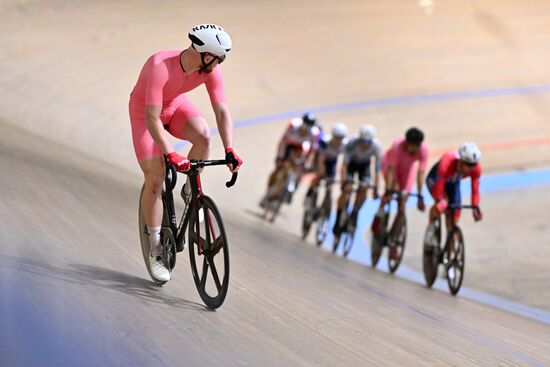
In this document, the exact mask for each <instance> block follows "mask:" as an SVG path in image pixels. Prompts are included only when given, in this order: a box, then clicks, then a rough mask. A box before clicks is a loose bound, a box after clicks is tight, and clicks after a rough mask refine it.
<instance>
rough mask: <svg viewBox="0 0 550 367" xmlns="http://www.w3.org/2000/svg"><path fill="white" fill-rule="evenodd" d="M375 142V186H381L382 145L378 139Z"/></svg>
mask: <svg viewBox="0 0 550 367" xmlns="http://www.w3.org/2000/svg"><path fill="white" fill-rule="evenodd" d="M375 144H376V146H375V147H374V186H376V187H380V168H381V157H382V146H381V145H380V143H378V142H377V141H375Z"/></svg>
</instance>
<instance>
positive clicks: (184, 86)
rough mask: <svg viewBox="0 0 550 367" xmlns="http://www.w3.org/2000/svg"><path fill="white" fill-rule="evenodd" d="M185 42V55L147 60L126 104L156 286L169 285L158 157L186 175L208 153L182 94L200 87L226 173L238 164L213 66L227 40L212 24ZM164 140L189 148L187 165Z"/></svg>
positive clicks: (199, 121) (202, 123)
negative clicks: (226, 164) (186, 144)
mask: <svg viewBox="0 0 550 367" xmlns="http://www.w3.org/2000/svg"><path fill="white" fill-rule="evenodd" d="M188 37H189V39H190V40H191V45H190V46H189V47H188V48H187V49H185V50H183V51H182V50H173V51H160V52H157V53H155V54H154V55H152V56H151V57H150V58H149V59H148V60H147V62H146V63H145V65H144V66H143V68H142V70H141V73H140V75H139V79H138V81H137V83H136V85H135V87H134V89H133V91H132V93H131V95H130V103H129V112H130V121H131V125H132V141H133V144H134V150H135V153H136V157H137V159H138V162H139V166H140V168H141V170H142V171H143V174H144V180H145V183H144V190H143V194H142V197H141V200H142V208H143V215H144V217H145V222H146V224H147V229H148V234H149V241H150V248H151V253H150V259H149V261H150V265H151V270H152V273H153V276H154V277H155V278H156V279H157V280H159V281H168V280H170V272H169V271H168V269H167V268H166V267H165V266H164V264H163V259H162V256H163V254H162V249H161V246H160V227H161V221H162V200H161V196H160V194H161V191H162V184H163V181H164V175H165V173H164V172H165V167H164V158H163V154H164V155H166V156H167V158H168V160H169V162H170V163H172V164H173V165H174V166H175V167H176V168H177V169H178V170H180V171H186V170H188V169H189V168H190V162H189V159H207V158H208V155H209V152H210V129H209V127H208V124H207V122H206V120H205V119H204V117H202V115H201V114H200V112H199V111H198V110H197V109H196V108H195V107H194V106H193V105H192V104H191V102H190V101H189V100H188V98H187V96H186V95H185V93H187V92H189V91H191V90H193V89H195V88H196V87H198V86H199V85H201V84H205V86H206V89H207V91H208V94H209V96H210V101H211V103H212V108H213V110H214V113H215V116H216V123H217V127H218V130H219V133H220V137H221V140H222V142H223V146H224V148H225V154H226V158H228V159H231V160H236V161H237V162H238V165H236V166H235V167H234V166H233V165H229V169H230V170H231V171H232V172H235V171H237V170H238V169H239V167H240V165H241V164H242V160H241V159H240V158H239V156H238V155H237V154H236V153H235V152H234V150H233V149H232V146H233V121H232V119H231V115H230V113H229V109H228V107H227V104H226V101H225V93H224V88H223V80H222V76H221V72H220V68H219V66H218V65H219V64H220V63H221V62H223V61H224V60H225V58H226V56H227V54H228V53H229V51H230V50H231V46H232V42H231V37H230V36H229V34H228V33H227V32H225V30H224V29H223V28H222V27H220V26H218V25H215V24H199V25H197V26H195V27H193V28H191V30H190V31H189V34H188ZM168 134H171V135H173V136H175V137H176V138H179V139H183V140H187V141H189V142H191V144H192V148H191V150H190V151H189V159H188V158H187V157H185V156H182V155H180V154H178V153H177V152H175V151H174V147H173V146H172V144H171V143H170V141H169V140H168ZM185 186H186V187H188V186H189V185H185ZM187 193H190V190H188V192H187Z"/></svg>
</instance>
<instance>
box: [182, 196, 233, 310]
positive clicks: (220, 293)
mask: <svg viewBox="0 0 550 367" xmlns="http://www.w3.org/2000/svg"><path fill="white" fill-rule="evenodd" d="M197 202H198V206H199V208H198V210H197V209H196V208H193V207H192V208H190V210H192V212H191V214H190V215H191V216H190V218H189V227H188V231H189V234H188V236H189V260H190V263H191V270H192V273H193V280H194V281H195V286H196V287H197V291H198V292H199V295H200V297H201V299H202V300H203V302H204V303H205V305H206V306H207V307H208V308H210V309H216V308H218V307H220V306H221V305H222V304H223V302H224V300H225V296H226V295H227V289H228V288H229V247H228V242H227V236H226V234H225V229H224V226H223V222H222V218H221V215H220V213H219V211H218V209H217V207H216V205H215V204H214V202H213V201H212V199H210V198H209V197H207V196H202V197H200V198H199V199H198V201H197Z"/></svg>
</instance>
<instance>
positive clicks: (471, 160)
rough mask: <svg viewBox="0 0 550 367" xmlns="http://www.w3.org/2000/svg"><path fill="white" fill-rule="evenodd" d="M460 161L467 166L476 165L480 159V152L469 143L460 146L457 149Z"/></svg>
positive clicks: (475, 146)
mask: <svg viewBox="0 0 550 367" xmlns="http://www.w3.org/2000/svg"><path fill="white" fill-rule="evenodd" d="M458 155H459V156H460V159H461V160H463V161H464V162H466V163H468V164H476V163H478V162H479V160H480V159H481V151H480V150H479V148H478V147H477V145H475V144H474V143H471V142H469V141H467V142H464V143H462V144H460V146H459V147H458Z"/></svg>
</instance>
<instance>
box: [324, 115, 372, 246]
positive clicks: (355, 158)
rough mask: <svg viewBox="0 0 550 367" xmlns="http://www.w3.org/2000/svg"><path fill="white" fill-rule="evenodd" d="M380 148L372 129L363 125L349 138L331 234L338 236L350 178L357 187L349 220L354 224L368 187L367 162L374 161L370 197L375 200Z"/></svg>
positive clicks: (369, 177) (368, 165)
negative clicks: (342, 181) (371, 194)
mask: <svg viewBox="0 0 550 367" xmlns="http://www.w3.org/2000/svg"><path fill="white" fill-rule="evenodd" d="M381 156H382V146H381V144H380V142H379V141H378V139H376V129H375V128H374V126H372V125H364V126H362V127H361V128H360V130H359V136H358V137H357V138H355V139H352V140H351V141H350V142H349V143H348V144H347V145H346V148H345V153H344V164H343V166H342V179H343V180H345V181H344V183H343V184H342V193H341V195H340V197H339V198H338V209H337V212H336V221H335V223H334V228H333V233H334V234H335V235H338V234H339V233H338V232H339V231H340V227H339V223H340V218H341V216H342V211H343V210H344V209H346V208H344V206H345V204H346V202H348V201H349V196H350V195H351V193H352V189H353V182H354V178H355V176H356V175H357V178H358V180H359V188H358V189H357V195H356V197H355V204H354V206H353V210H352V214H351V218H352V220H353V221H354V223H355V222H356V221H357V214H358V212H359V210H360V209H361V206H362V205H363V203H364V202H365V200H366V198H367V187H368V186H369V185H370V184H371V163H372V161H373V160H374V169H373V171H374V185H373V198H374V199H377V198H378V186H379V181H380V158H381Z"/></svg>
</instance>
